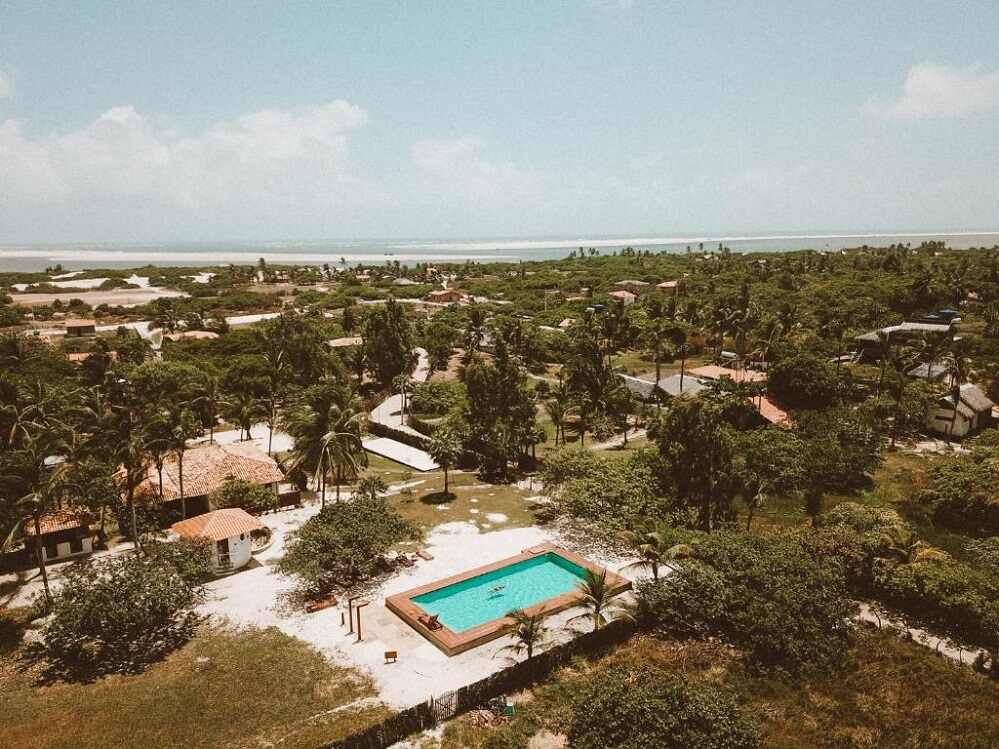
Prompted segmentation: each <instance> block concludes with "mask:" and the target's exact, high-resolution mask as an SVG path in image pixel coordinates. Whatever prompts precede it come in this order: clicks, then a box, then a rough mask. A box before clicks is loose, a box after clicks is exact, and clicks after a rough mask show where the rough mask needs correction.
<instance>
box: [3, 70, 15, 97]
mask: <svg viewBox="0 0 999 749" xmlns="http://www.w3.org/2000/svg"><path fill="white" fill-rule="evenodd" d="M13 95H14V82H13V81H12V80H11V76H10V73H5V72H4V71H2V70H0V99H7V98H10V97H11V96H13Z"/></svg>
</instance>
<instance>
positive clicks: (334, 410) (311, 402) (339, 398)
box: [285, 380, 364, 506]
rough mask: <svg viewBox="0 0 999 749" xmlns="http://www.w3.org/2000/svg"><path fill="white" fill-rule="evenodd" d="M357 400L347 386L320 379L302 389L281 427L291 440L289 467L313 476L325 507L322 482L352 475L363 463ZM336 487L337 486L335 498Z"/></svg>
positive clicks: (324, 489)
mask: <svg viewBox="0 0 999 749" xmlns="http://www.w3.org/2000/svg"><path fill="white" fill-rule="evenodd" d="M363 418H364V414H363V412H362V411H361V410H360V401H359V400H358V398H357V397H356V395H354V393H353V392H352V391H350V390H349V389H348V388H347V387H345V386H343V385H341V384H337V383H335V382H333V381H332V380H323V381H321V382H319V383H318V384H317V385H314V386H312V387H310V388H308V389H306V390H305V392H304V393H303V394H302V395H301V396H300V397H299V399H298V400H297V401H296V403H295V404H294V405H293V406H292V408H290V409H289V410H288V413H287V414H286V415H285V428H286V429H287V430H288V432H289V433H290V434H291V436H292V438H293V439H294V443H295V447H294V450H293V452H292V459H291V464H290V467H291V469H292V470H296V469H297V470H302V471H305V472H307V473H309V474H311V475H312V476H313V477H314V480H315V482H316V483H317V485H318V487H319V490H320V491H321V493H322V503H323V506H325V505H326V479H327V476H328V475H329V474H330V472H331V471H334V472H336V474H337V476H338V478H343V477H344V476H345V475H346V474H347V473H351V472H352V473H356V472H357V469H358V468H359V467H360V466H361V465H362V463H363V461H364V448H363V446H362V445H361V429H360V428H361V422H362V420H363ZM339 493H340V485H339V483H338V484H337V499H339Z"/></svg>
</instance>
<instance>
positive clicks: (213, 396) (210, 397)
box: [197, 371, 223, 444]
mask: <svg viewBox="0 0 999 749" xmlns="http://www.w3.org/2000/svg"><path fill="white" fill-rule="evenodd" d="M197 402H198V403H204V404H205V406H206V407H207V410H208V444H211V443H213V442H214V441H215V419H217V418H218V411H219V405H221V404H222V403H223V399H222V378H221V377H220V376H219V374H218V373H217V372H214V371H207V372H205V373H204V377H203V379H202V381H201V395H200V396H199V397H198V399H197Z"/></svg>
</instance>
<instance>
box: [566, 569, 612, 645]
mask: <svg viewBox="0 0 999 749" xmlns="http://www.w3.org/2000/svg"><path fill="white" fill-rule="evenodd" d="M576 589H577V591H578V592H579V594H580V600H579V604H578V605H579V606H581V607H582V608H584V609H586V611H585V612H584V613H582V614H579V615H578V616H574V617H572V618H571V619H570V620H569V622H570V623H571V622H574V621H580V620H583V619H589V620H590V621H592V622H593V629H594V631H596V630H598V629H600V628H601V627H603V626H604V625H605V624H607V622H608V621H610V619H609V618H608V616H607V615H608V614H609V613H611V611H612V609H613V608H614V605H613V594H612V593H611V587H610V585H609V584H608V582H607V570H602V571H601V572H600V573H599V574H598V573H596V572H594V571H593V570H589V569H588V570H586V577H585V578H583V580H582V582H579V583H577V584H576Z"/></svg>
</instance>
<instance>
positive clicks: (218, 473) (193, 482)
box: [136, 442, 284, 501]
mask: <svg viewBox="0 0 999 749" xmlns="http://www.w3.org/2000/svg"><path fill="white" fill-rule="evenodd" d="M230 477H232V478H237V479H243V480H245V481H250V482H252V483H254V484H273V483H275V482H278V481H284V474H283V473H282V472H281V469H280V468H278V464H277V461H275V460H274V458H272V457H270V456H269V455H267V453H265V452H264V451H263V450H260V449H259V448H257V446H256V445H254V444H252V443H247V442H244V443H240V444H235V445H214V444H213V445H202V446H200V447H194V448H190V449H188V450H187V451H186V452H185V453H184V496H186V497H200V496H202V495H205V494H209V493H210V492H211V491H212V490H213V489H216V488H218V487H219V486H220V485H221V484H222V482H223V481H225V480H226V479H227V478H230ZM136 494H137V495H147V496H153V497H155V496H159V476H158V474H157V473H156V466H154V465H150V467H149V472H148V473H147V475H146V478H145V480H144V481H143V482H142V483H141V484H140V485H139V487H138V488H137V490H136ZM179 498H180V476H179V473H178V471H177V459H176V457H174V456H173V455H171V456H170V457H169V458H168V459H167V461H166V463H164V465H163V499H164V500H165V501H170V500H173V499H179Z"/></svg>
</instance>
